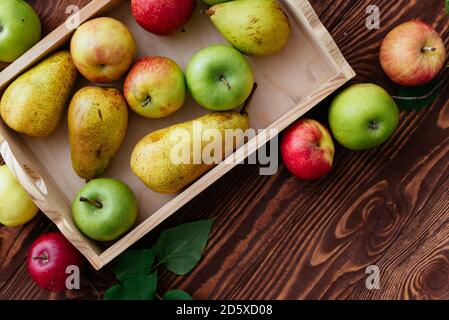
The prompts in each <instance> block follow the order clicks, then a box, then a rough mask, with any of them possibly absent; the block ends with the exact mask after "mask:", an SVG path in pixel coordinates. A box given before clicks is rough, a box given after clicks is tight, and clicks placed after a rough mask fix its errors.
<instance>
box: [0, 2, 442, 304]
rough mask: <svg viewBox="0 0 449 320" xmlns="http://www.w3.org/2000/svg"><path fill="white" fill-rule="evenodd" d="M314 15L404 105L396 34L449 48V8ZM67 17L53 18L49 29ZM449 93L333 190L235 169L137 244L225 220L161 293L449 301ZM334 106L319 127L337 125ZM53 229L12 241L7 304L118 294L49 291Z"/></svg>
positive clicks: (420, 5)
mask: <svg viewBox="0 0 449 320" xmlns="http://www.w3.org/2000/svg"><path fill="white" fill-rule="evenodd" d="M39 2H40V1H36V4H39ZM54 2H58V3H62V2H65V1H54ZM70 2H73V0H70ZM85 2H87V1H85ZM311 3H312V5H313V7H314V8H315V10H316V11H317V13H318V14H319V16H320V18H321V20H322V22H323V23H324V25H325V26H326V27H327V28H328V29H329V31H330V32H331V34H332V35H333V37H334V39H335V40H336V42H337V44H338V45H339V47H340V48H341V49H342V51H343V53H344V55H345V57H346V58H347V60H348V61H349V62H350V64H351V65H352V67H353V68H354V69H355V70H356V72H357V73H358V78H357V79H356V80H355V82H374V83H377V84H379V85H382V86H384V87H385V88H386V89H387V90H389V91H390V92H392V93H393V92H396V90H397V88H396V87H395V86H394V85H392V84H391V82H389V81H388V79H387V78H386V77H385V76H384V74H383V72H382V71H381V69H380V66H379V62H378V48H379V44H380V41H381V39H382V38H383V37H384V36H385V35H386V33H387V32H388V31H389V30H390V29H391V28H392V27H394V26H395V25H397V24H399V23H400V22H404V21H407V20H409V19H412V18H417V17H421V18H422V19H424V20H426V21H427V22H429V23H431V24H432V25H433V26H434V27H435V28H436V30H437V31H438V32H439V33H441V34H442V35H443V38H444V40H445V42H446V44H448V41H449V39H448V29H449V23H448V18H447V17H446V16H445V15H444V11H443V5H444V4H443V1H439V0H429V1H417V0H415V1H409V0H398V1H389V0H358V1H357V0H354V1H347V0H312V1H311ZM371 4H376V5H378V6H379V8H380V10H381V29H380V30H367V29H366V28H365V18H366V13H365V10H366V7H367V6H368V5H371ZM61 12H62V13H61ZM61 12H59V11H58V12H57V11H56V10H50V16H51V18H48V19H49V20H51V21H53V20H57V19H58V18H55V17H57V16H58V15H59V16H61V15H63V11H61ZM56 25H57V23H56V24H55V25H53V26H50V27H48V29H51V28H52V27H53V28H54V27H55V26H56ZM447 89H448V86H447V85H445V87H444V88H443V90H442V92H443V94H442V95H441V97H440V98H439V99H438V101H437V102H436V103H435V104H434V105H433V106H432V107H430V108H427V109H425V110H422V111H419V112H418V111H413V112H403V113H402V114H401V125H400V127H399V128H398V130H397V132H396V133H395V135H394V137H393V138H392V139H391V140H390V141H388V142H387V143H386V144H385V145H383V146H381V147H379V148H377V149H375V150H371V151H366V152H350V151H348V150H345V149H343V148H341V147H338V148H337V152H336V159H335V169H334V171H333V172H332V173H331V175H330V176H329V177H327V179H324V180H322V181H319V182H313V183H304V182H300V181H298V180H297V179H295V178H293V177H292V176H291V175H290V174H289V173H288V172H287V170H286V169H285V167H284V166H281V168H280V170H279V172H278V173H277V174H276V175H274V176H266V177H263V176H259V170H258V167H257V166H249V165H245V166H238V167H237V168H235V169H233V170H232V171H231V172H230V173H229V174H227V175H226V176H225V177H223V178H222V179H220V180H219V181H218V182H217V183H215V184H214V185H213V186H212V187H211V188H209V189H208V190H206V191H205V192H203V193H202V194H201V195H200V196H198V197H197V198H196V199H194V200H193V201H191V202H190V203H189V204H188V205H187V206H185V207H184V208H183V209H181V210H180V211H179V212H178V213H177V214H175V215H174V216H173V217H172V218H170V219H169V220H168V221H166V222H165V223H164V224H163V225H162V226H160V227H159V228H158V229H157V230H156V231H154V232H152V233H151V234H149V235H148V236H146V237H145V238H144V239H143V240H141V241H140V242H139V243H138V244H137V247H142V248H144V247H148V246H150V245H151V244H152V243H153V242H154V240H155V239H156V238H157V235H158V233H159V231H160V230H162V229H163V228H165V227H169V226H174V225H176V224H178V223H180V222H186V221H193V220H197V219H201V218H206V217H214V218H215V219H216V222H215V224H214V227H213V232H212V235H211V239H210V241H209V243H208V247H207V251H206V254H205V256H204V259H203V260H202V261H201V263H200V265H199V266H198V267H197V268H196V269H195V270H194V271H193V272H192V273H191V274H189V275H187V276H184V277H175V276H173V275H171V274H169V273H168V272H165V271H164V272H161V276H160V286H159V291H160V292H161V293H162V292H164V291H165V290H167V289H173V288H178V287H180V288H183V289H185V290H187V291H188V292H190V293H192V294H193V296H194V297H195V298H196V299H215V298H221V299H255V298H257V299H270V298H273V299H284V298H290V299H303V298H307V299H315V298H324V299H449V197H448V196H449V181H448V180H449V143H448V142H449V141H448V140H449V138H448V137H449V135H448V129H449V103H448V102H447V101H448V99H449V90H447ZM327 106H328V102H325V103H323V104H322V106H321V107H320V108H318V109H317V110H315V111H313V112H312V113H310V114H308V116H309V117H313V118H317V119H320V120H323V121H326V112H327ZM49 228H53V226H52V225H51V224H50V223H49V221H48V220H47V219H46V218H44V217H43V216H42V215H40V216H39V217H37V218H36V219H35V220H34V221H33V222H32V223H30V224H28V225H27V226H24V227H22V228H16V229H6V228H1V229H0V259H1V260H0V299H37V298H40V299H42V298H43V299H46V298H54V299H57V298H62V299H63V298H76V299H87V298H93V299H95V298H98V297H99V296H101V293H102V290H104V288H106V287H107V286H108V285H110V284H111V283H112V278H111V274H110V272H109V271H108V270H109V269H106V270H103V271H102V272H94V271H93V270H91V269H88V270H87V271H86V273H85V276H84V277H83V289H82V290H81V291H79V292H66V293H61V294H50V293H48V292H46V291H44V290H40V289H38V288H37V287H36V286H35V285H34V284H33V283H32V282H31V280H30V279H29V277H28V275H27V272H26V267H25V263H24V262H25V255H26V250H27V248H28V247H29V244H30V243H31V242H32V241H33V240H34V239H35V238H36V237H37V236H38V235H39V234H40V233H42V232H44V231H46V230H48V229H49ZM372 264H375V265H378V266H379V268H380V270H381V281H380V286H381V289H380V290H373V291H369V290H367V289H366V288H365V278H366V276H367V275H366V274H365V268H366V266H368V265H372Z"/></svg>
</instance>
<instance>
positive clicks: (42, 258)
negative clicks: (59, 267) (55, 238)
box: [33, 251, 48, 261]
mask: <svg viewBox="0 0 449 320" xmlns="http://www.w3.org/2000/svg"><path fill="white" fill-rule="evenodd" d="M33 260H44V261H48V254H47V252H46V251H44V252H42V254H41V255H40V256H34V257H33Z"/></svg>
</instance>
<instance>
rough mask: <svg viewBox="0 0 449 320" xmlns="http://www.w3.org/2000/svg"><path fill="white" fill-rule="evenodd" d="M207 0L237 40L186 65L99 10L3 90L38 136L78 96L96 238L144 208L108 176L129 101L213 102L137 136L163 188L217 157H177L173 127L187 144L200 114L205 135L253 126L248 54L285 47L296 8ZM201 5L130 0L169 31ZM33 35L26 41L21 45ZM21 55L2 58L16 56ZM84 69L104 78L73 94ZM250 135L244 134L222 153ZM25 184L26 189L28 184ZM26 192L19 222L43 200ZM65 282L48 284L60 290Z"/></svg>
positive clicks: (72, 125) (4, 114)
mask: <svg viewBox="0 0 449 320" xmlns="http://www.w3.org/2000/svg"><path fill="white" fill-rule="evenodd" d="M6 1H7V2H8V6H9V9H10V10H16V9H17V7H15V4H14V3H15V2H16V0H14V1H10V0H6ZM19 2H20V3H21V4H20V5H21V6H22V5H23V7H24V8H26V10H27V11H29V14H34V12H33V11H32V9H31V7H29V6H28V5H26V3H23V2H22V1H19ZM206 2H207V3H208V4H211V5H212V4H213V6H212V7H210V8H209V9H208V10H203V11H202V13H203V15H204V19H206V18H210V20H211V21H212V23H213V24H214V25H215V26H216V27H217V29H218V30H219V32H220V33H221V34H222V35H223V37H224V38H226V39H227V40H228V41H229V43H230V44H231V45H211V46H208V47H206V48H204V49H202V50H200V51H199V52H197V53H196V54H195V55H194V56H193V57H192V58H191V60H190V62H189V63H188V65H187V67H186V70H185V73H184V72H183V70H182V69H181V67H180V66H179V65H178V64H177V63H176V62H175V61H173V60H172V59H170V58H168V57H160V56H148V57H142V58H140V59H139V60H137V61H134V59H135V57H136V55H137V44H136V41H135V38H134V36H133V35H132V33H131V31H130V30H129V29H128V28H127V26H126V25H124V24H123V23H122V22H120V21H118V20H116V19H113V18H110V17H99V18H96V19H93V20H90V21H87V22H85V23H83V24H82V25H81V26H79V28H77V30H76V31H75V32H74V34H73V36H72V38H71V40H70V51H66V50H63V51H59V52H56V53H53V54H51V55H50V56H49V57H47V58H45V59H44V60H43V61H41V62H40V63H38V64H37V65H35V66H34V67H32V68H31V69H29V70H28V71H26V72H25V73H23V74H22V75H21V76H19V77H18V78H17V79H16V80H15V81H13V82H12V83H11V84H10V85H9V86H8V88H6V90H5V92H4V93H3V96H2V97H1V100H0V115H1V118H2V119H3V121H4V123H5V124H6V125H7V126H8V127H9V128H11V129H13V130H14V131H16V132H18V133H21V134H24V135H26V136H28V137H31V138H39V139H40V138H45V137H48V136H49V135H51V134H52V133H54V132H55V130H56V129H57V128H58V127H59V126H60V123H61V119H62V117H63V115H64V111H65V107H66V105H67V104H69V108H68V113H67V119H68V135H69V142H70V149H71V160H72V166H73V169H74V171H75V172H76V174H77V175H78V176H79V177H81V178H83V179H85V180H86V181H87V183H86V185H85V186H84V187H83V188H82V189H81V190H80V191H79V193H78V194H77V195H76V197H75V198H74V201H73V204H72V213H73V219H74V222H75V224H76V225H77V227H78V228H79V230H80V231H81V232H82V233H83V234H84V235H86V236H87V237H89V238H91V239H93V240H96V241H112V240H115V239H117V238H119V237H120V236H122V235H123V234H124V233H126V232H127V231H128V230H129V229H130V228H131V227H132V226H133V225H134V223H135V221H136V218H137V215H138V203H137V200H136V197H135V195H134V193H133V191H132V190H131V189H130V188H129V186H127V185H126V184H124V183H123V182H121V181H118V180H116V179H110V178H102V176H103V175H104V174H105V172H106V170H107V168H108V166H109V163H110V162H111V160H112V159H113V158H114V157H115V156H116V154H117V153H118V152H119V150H120V147H121V145H122V143H123V141H124V138H125V136H126V133H127V129H128V112H129V111H128V107H129V108H130V109H131V110H132V111H134V112H135V113H137V114H139V115H141V116H143V117H146V118H150V119H159V118H163V117H168V116H170V115H171V114H173V113H174V112H176V111H178V110H179V109H180V108H181V107H182V106H183V105H184V102H185V100H186V95H187V92H188V91H189V92H190V94H191V95H192V97H193V99H194V100H195V101H196V102H197V103H198V104H199V105H201V106H203V107H204V108H206V109H208V110H211V111H213V112H212V113H209V114H207V115H205V116H203V117H200V118H197V119H194V120H192V121H187V122H184V123H180V124H176V125H174V126H171V127H168V128H165V129H162V130H159V131H156V132H152V133H150V134H148V135H147V136H145V137H143V138H142V139H141V141H139V142H138V143H137V145H136V146H135V148H134V151H133V153H132V156H131V161H130V166H131V169H132V171H133V172H134V173H135V174H136V176H137V177H139V178H140V179H141V180H142V181H143V182H144V183H145V184H146V185H147V186H148V187H149V188H150V189H152V190H153V191H156V192H159V193H167V194H174V193H178V192H180V191H182V190H183V189H184V188H185V187H186V186H188V185H189V184H191V183H192V182H194V181H195V180H197V179H198V178H199V177H201V176H202V175H204V174H205V173H206V172H207V171H208V170H210V169H211V168H212V167H213V166H214V164H215V163H214V164H209V163H204V162H200V163H195V162H193V161H192V162H189V163H181V164H173V161H172V159H171V158H170V155H171V150H172V149H173V148H174V147H175V145H176V144H177V141H172V140H170V134H171V133H172V132H175V131H176V130H179V129H184V130H185V132H187V133H188V135H190V137H192V139H189V142H188V145H187V146H186V147H187V148H189V149H190V148H191V143H194V142H193V136H194V128H193V123H196V124H200V126H201V130H202V132H201V135H202V134H203V132H206V131H207V130H210V129H213V130H216V131H218V132H219V133H220V135H221V137H222V138H223V139H224V138H225V136H226V134H225V131H227V130H240V131H245V130H246V129H248V128H249V119H248V115H247V113H246V112H245V108H244V109H242V111H241V112H236V111H233V110H234V109H236V108H240V107H242V106H245V107H246V106H247V104H248V103H249V101H250V98H251V96H252V93H253V92H254V90H255V88H256V86H257V85H256V84H255V79H254V74H253V70H252V67H251V65H250V63H249V62H248V60H247V58H246V57H245V55H252V56H265V55H271V54H275V53H277V52H278V51H280V50H282V49H283V48H284V46H285V45H286V43H287V41H288V38H289V36H290V33H291V27H290V22H289V19H288V16H287V15H286V13H285V12H284V10H283V8H282V6H281V5H280V3H279V2H278V1H277V0H261V1H253V0H238V1H216V0H215V1H206ZM212 2H213V3H212ZM195 8H196V1H195V0H179V1H163V0H133V1H131V12H132V14H133V16H134V17H135V19H136V21H137V23H138V24H139V25H140V26H142V27H143V28H144V29H146V30H148V31H149V32H151V33H154V34H157V35H161V36H166V35H170V34H172V33H174V32H177V31H180V30H181V29H182V28H183V26H184V25H185V24H186V22H187V21H188V20H189V18H190V17H191V16H192V13H193V12H194V10H195ZM34 15H35V14H34ZM37 21H38V20H37ZM27 23H28V24H27ZM24 26H25V27H29V28H31V27H33V25H32V21H23V24H22V25H21V27H24ZM25 29H26V28H25ZM39 30H40V28H39ZM39 35H40V32H39ZM15 36H16V38H15V39H16V40H17V39H18V38H17V36H19V34H17V32H16V34H15ZM34 42H35V41H34ZM32 44H33V43H32V42H30V43H24V44H23V48H22V49H21V53H23V52H24V51H26V49H28V48H29V47H30V46H31V45H32ZM9 45H11V44H9ZM18 56H20V54H18V55H15V56H14V57H11V59H3V60H4V61H12V60H14V58H17V57H18ZM0 58H1V51H0ZM8 58H9V57H8ZM78 73H80V74H81V75H82V76H83V77H84V78H85V79H87V80H89V81H90V82H91V83H94V84H98V85H90V86H87V87H83V88H81V89H79V90H78V91H77V92H75V93H74V94H73V95H72V90H73V89H74V88H75V85H76V81H77V78H78ZM121 79H124V81H123V83H124V84H123V88H122V89H123V90H120V89H117V88H115V87H112V86H111V87H107V84H111V83H113V82H114V86H115V85H116V81H119V80H121ZM122 92H123V93H122ZM241 142H242V141H235V142H234V143H233V145H232V146H231V148H230V150H226V152H222V153H223V154H222V157H221V158H220V159H219V160H220V161H221V160H223V159H224V157H225V156H226V154H228V153H229V152H230V151H232V150H235V149H236V148H237V147H238V146H239V144H240V143H241ZM204 144H206V143H204ZM223 144H224V140H223ZM203 147H204V146H203ZM189 160H190V159H189ZM5 171H7V169H6V167H5ZM10 178H11V179H13V178H12V176H11V177H10ZM14 182H15V183H16V184H17V182H16V181H15V180H14ZM17 186H18V184H17ZM20 191H21V192H22V194H21V196H22V197H24V198H25V192H24V191H23V190H22V189H21V190H20ZM6 195H7V192H6V191H5V196H6ZM27 201H28V202H29V203H30V207H29V208H28V211H27V214H26V215H23V218H22V219H18V218H17V219H16V221H15V223H12V222H11V221H10V220H6V219H2V222H4V223H5V224H8V225H11V226H12V225H17V224H19V223H23V222H26V221H27V220H29V219H31V218H32V216H34V215H35V214H36V211H37V209H36V207H35V206H34V205H33V204H32V202H31V200H30V199H29V198H27ZM19 209H21V208H18V210H19ZM6 210H7V209H6V208H5V211H6ZM23 212H24V211H23ZM13 213H14V212H8V214H13ZM5 217H6V216H5ZM17 217H18V216H17ZM0 219H1V218H0ZM50 238H51V239H50V240H51V241H50V240H48V239H46V238H45V237H44V240H39V241H43V242H44V243H50V242H51V243H53V244H52V246H53V247H57V246H58V245H60V246H65V245H66V244H65V243H62V242H61V241H60V239H59V240H58V239H57V237H50ZM39 241H38V242H39ZM47 246H49V245H48V244H47V245H43V246H40V247H47ZM50 246H51V245H50ZM38 251H39V250H38ZM38 251H36V253H34V252H33V253H31V254H30V255H29V259H30V260H29V265H30V269H34V268H38V269H39V268H47V269H48V268H51V267H50V262H49V261H50V260H53V259H49V254H50V253H49V252H47V251H46V250H43V251H42V250H40V251H39V252H38ZM33 266H34V267H33ZM37 273H38V272H37ZM56 273H57V272H56ZM31 274H32V275H33V274H35V273H33V272H31ZM55 281H57V280H55ZM38 283H42V282H39V281H38ZM59 287H60V286H59ZM59 287H58V286H56V288H55V286H53V287H50V286H47V288H49V289H52V290H57V288H59Z"/></svg>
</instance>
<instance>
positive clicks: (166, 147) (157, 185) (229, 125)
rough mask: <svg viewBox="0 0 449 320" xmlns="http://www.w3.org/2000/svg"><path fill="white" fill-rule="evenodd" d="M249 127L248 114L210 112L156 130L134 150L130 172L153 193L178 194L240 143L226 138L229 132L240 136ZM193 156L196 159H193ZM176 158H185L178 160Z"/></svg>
mask: <svg viewBox="0 0 449 320" xmlns="http://www.w3.org/2000/svg"><path fill="white" fill-rule="evenodd" d="M248 128H249V119H248V115H247V114H240V113H238V112H233V111H230V112H214V113H210V114H207V115H205V116H203V117H200V118H198V119H196V120H192V121H187V122H183V123H180V124H176V125H173V126H171V127H168V128H165V129H162V130H158V131H155V132H153V133H150V134H149V135H147V136H146V137H144V138H143V139H142V140H141V141H140V142H139V143H138V144H137V145H136V147H135V148H134V151H133V153H132V156H131V169H132V170H133V172H134V173H135V174H136V175H137V176H138V177H139V178H140V179H141V180H142V181H143V182H144V183H145V184H146V185H147V186H148V187H149V188H150V189H152V190H153V191H156V192H159V193H166V194H173V193H178V192H180V191H182V190H183V189H184V188H185V187H186V186H187V185H189V184H191V183H192V182H194V181H195V180H197V179H198V178H199V177H201V176H202V175H203V174H205V173H206V172H207V171H208V170H210V169H211V168H213V167H214V165H215V164H217V162H220V161H221V160H223V159H224V157H225V156H226V155H228V154H229V153H230V152H232V150H235V149H236V148H237V146H238V145H239V144H241V143H242V141H243V139H240V138H241V136H240V138H239V135H238V134H233V136H234V137H236V138H235V139H234V138H232V139H228V138H226V137H230V135H229V133H230V132H235V131H234V130H237V131H240V132H241V133H242V132H244V131H245V130H247V129H248ZM229 130H231V131H229ZM212 137H213V138H212ZM226 141H228V143H227V142H226ZM229 141H230V143H229ZM196 146H199V148H198V147H196ZM211 146H212V147H211ZM209 147H210V149H209ZM214 147H217V148H214ZM198 150H199V153H198V152H196V151H198ZM206 150H208V151H207V152H206ZM209 151H210V152H209ZM182 153H183V155H180V154H182ZM205 154H208V155H210V156H211V157H212V158H215V161H212V160H213V159H212V158H208V157H206V156H204V155H205ZM195 155H197V156H199V157H196V159H195ZM178 156H180V157H181V158H184V159H183V160H182V159H178ZM217 158H219V159H217ZM184 160H185V161H184Z"/></svg>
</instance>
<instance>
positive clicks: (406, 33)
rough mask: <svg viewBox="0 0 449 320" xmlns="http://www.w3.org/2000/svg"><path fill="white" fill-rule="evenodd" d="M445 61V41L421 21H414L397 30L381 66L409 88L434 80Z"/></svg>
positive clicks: (384, 50) (385, 48) (382, 55)
mask: <svg viewBox="0 0 449 320" xmlns="http://www.w3.org/2000/svg"><path fill="white" fill-rule="evenodd" d="M445 61H446V48H445V45H444V42H443V40H442V39H441V37H440V35H439V34H438V33H437V32H436V31H435V30H434V29H433V28H432V27H431V26H430V25H428V24H427V23H425V22H423V21H421V20H412V21H409V22H406V23H403V24H401V25H399V26H398V27H396V28H394V29H393V30H392V31H391V32H390V33H389V34H388V35H387V36H386V37H385V39H384V40H383V42H382V45H381V49H380V63H381V65H382V68H383V69H384V71H385V73H386V74H387V75H388V77H389V78H390V79H391V80H393V81H394V82H396V83H398V84H400V85H402V86H407V87H413V86H419V85H423V84H426V83H428V82H430V81H431V80H433V79H434V78H435V77H436V76H437V75H438V74H439V73H440V71H441V70H442V68H443V67H444V64H445Z"/></svg>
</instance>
